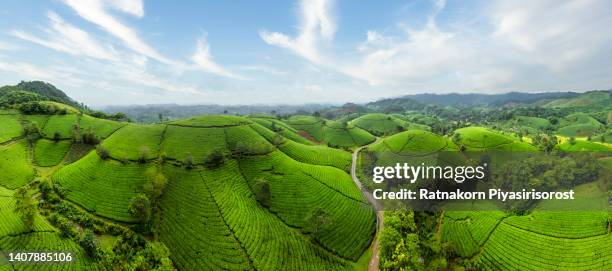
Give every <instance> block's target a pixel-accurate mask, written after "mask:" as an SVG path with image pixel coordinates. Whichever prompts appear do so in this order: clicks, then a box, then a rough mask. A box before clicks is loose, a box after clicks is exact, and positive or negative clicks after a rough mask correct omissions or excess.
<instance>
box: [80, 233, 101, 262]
mask: <svg viewBox="0 0 612 271" xmlns="http://www.w3.org/2000/svg"><path fill="white" fill-rule="evenodd" d="M79 244H80V245H81V247H82V248H83V249H84V250H85V252H86V253H87V255H89V256H90V257H92V258H94V259H97V258H98V241H97V240H96V237H95V235H94V234H93V232H92V231H91V230H87V231H85V232H84V233H83V235H82V236H81V238H80V240H79Z"/></svg>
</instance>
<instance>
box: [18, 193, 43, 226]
mask: <svg viewBox="0 0 612 271" xmlns="http://www.w3.org/2000/svg"><path fill="white" fill-rule="evenodd" d="M14 196H15V213H17V214H19V216H20V217H21V221H22V222H23V225H25V228H26V230H27V231H32V229H33V228H34V218H35V217H36V213H37V209H38V208H37V207H38V204H37V203H36V201H35V200H34V199H33V198H32V196H31V195H30V192H29V191H28V189H27V188H25V187H21V188H19V189H17V190H16V191H15V195H14Z"/></svg>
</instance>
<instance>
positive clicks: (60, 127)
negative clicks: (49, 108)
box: [41, 114, 78, 139]
mask: <svg viewBox="0 0 612 271" xmlns="http://www.w3.org/2000/svg"><path fill="white" fill-rule="evenodd" d="M77 121H78V117H77V115H74V114H71V115H53V116H50V117H49V119H48V120H47V122H46V124H45V126H44V128H43V129H42V131H41V133H42V135H43V136H44V137H45V138H48V139H52V138H54V135H55V133H58V134H59V138H60V139H70V138H72V136H73V133H74V131H75V129H76V128H77V125H78V124H77Z"/></svg>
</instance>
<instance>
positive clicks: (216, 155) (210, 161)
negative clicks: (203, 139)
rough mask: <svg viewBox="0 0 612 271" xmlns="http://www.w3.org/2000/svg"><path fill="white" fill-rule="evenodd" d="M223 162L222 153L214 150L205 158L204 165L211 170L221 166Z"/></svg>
mask: <svg viewBox="0 0 612 271" xmlns="http://www.w3.org/2000/svg"><path fill="white" fill-rule="evenodd" d="M224 161H225V157H224V156H223V153H221V151H219V150H214V151H213V152H211V153H210V154H209V155H208V156H206V159H205V160H204V163H205V164H206V167H208V168H209V169H213V168H217V167H219V166H220V165H222V164H223V162H224Z"/></svg>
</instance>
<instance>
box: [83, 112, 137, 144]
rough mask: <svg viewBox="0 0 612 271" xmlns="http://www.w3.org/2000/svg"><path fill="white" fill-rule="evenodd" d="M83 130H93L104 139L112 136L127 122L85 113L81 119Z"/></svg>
mask: <svg viewBox="0 0 612 271" xmlns="http://www.w3.org/2000/svg"><path fill="white" fill-rule="evenodd" d="M80 121H81V122H80V127H81V131H82V132H88V131H91V132H93V133H94V134H95V135H96V136H97V137H98V138H100V139H103V138H107V137H108V136H110V135H111V134H112V133H113V132H115V131H116V130H117V129H119V128H121V127H123V126H124V125H126V124H125V123H121V122H116V121H112V120H105V119H98V118H94V117H91V116H88V115H83V116H82V117H81V120H80Z"/></svg>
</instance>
